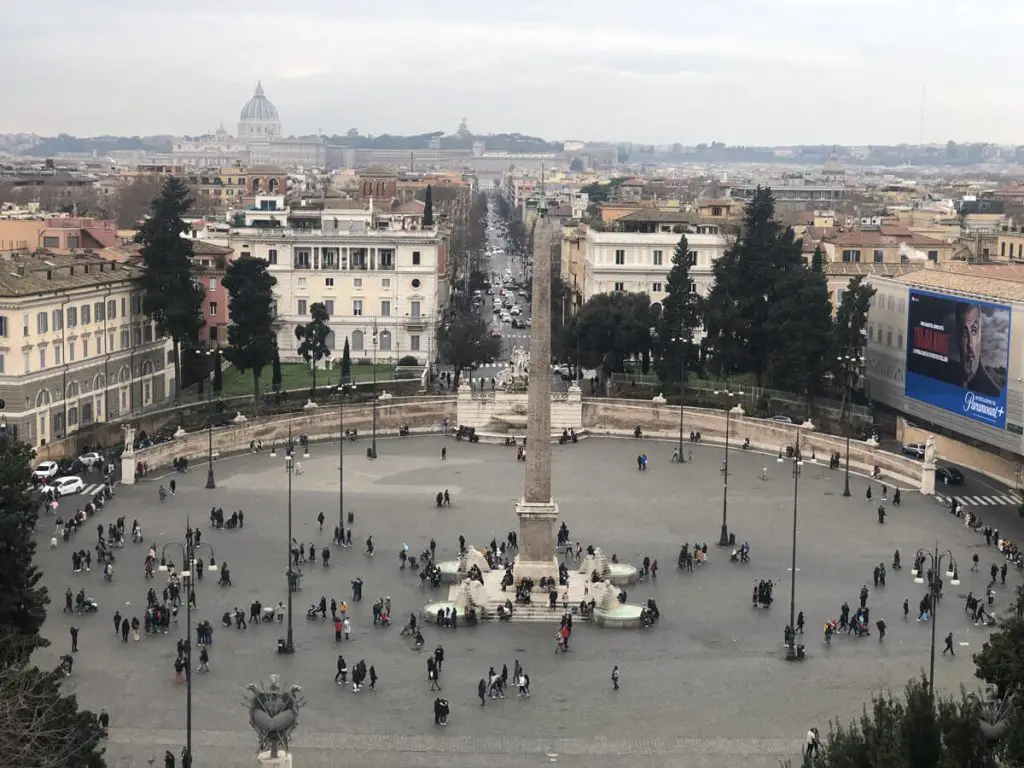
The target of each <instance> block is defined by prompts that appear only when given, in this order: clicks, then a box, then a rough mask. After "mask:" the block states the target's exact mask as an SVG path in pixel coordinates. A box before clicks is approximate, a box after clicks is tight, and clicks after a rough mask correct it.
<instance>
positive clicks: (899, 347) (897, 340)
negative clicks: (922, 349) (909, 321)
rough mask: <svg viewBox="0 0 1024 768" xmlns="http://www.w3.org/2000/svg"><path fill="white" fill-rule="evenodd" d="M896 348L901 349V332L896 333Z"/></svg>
mask: <svg viewBox="0 0 1024 768" xmlns="http://www.w3.org/2000/svg"><path fill="white" fill-rule="evenodd" d="M896 349H903V334H902V333H897V334H896Z"/></svg>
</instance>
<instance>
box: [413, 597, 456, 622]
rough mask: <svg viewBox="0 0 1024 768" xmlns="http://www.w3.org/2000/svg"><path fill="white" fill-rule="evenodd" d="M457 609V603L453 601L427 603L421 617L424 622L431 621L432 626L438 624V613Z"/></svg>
mask: <svg viewBox="0 0 1024 768" xmlns="http://www.w3.org/2000/svg"><path fill="white" fill-rule="evenodd" d="M453 608H455V603H454V602H453V601H451V600H438V601H437V602H433V603H427V604H426V605H425V606H423V611H422V612H421V615H422V617H423V620H424V621H429V622H430V623H431V624H436V623H437V611H438V609H440V610H442V611H443V610H451V609H453Z"/></svg>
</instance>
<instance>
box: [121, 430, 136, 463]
mask: <svg viewBox="0 0 1024 768" xmlns="http://www.w3.org/2000/svg"><path fill="white" fill-rule="evenodd" d="M121 429H123V430H124V452H123V453H122V454H121V455H122V456H134V455H135V427H133V426H132V425H131V424H123V425H122V426H121Z"/></svg>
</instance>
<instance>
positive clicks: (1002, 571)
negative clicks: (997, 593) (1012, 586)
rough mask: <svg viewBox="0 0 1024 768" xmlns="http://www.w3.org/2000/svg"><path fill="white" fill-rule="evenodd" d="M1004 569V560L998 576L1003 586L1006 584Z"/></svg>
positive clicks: (1005, 567)
mask: <svg viewBox="0 0 1024 768" xmlns="http://www.w3.org/2000/svg"><path fill="white" fill-rule="evenodd" d="M1006 571H1007V566H1006V563H1005V562H1004V563H1003V567H1002V568H1000V569H999V578H1000V579H1001V580H1002V584H1003V586H1004V587H1005V586H1006Z"/></svg>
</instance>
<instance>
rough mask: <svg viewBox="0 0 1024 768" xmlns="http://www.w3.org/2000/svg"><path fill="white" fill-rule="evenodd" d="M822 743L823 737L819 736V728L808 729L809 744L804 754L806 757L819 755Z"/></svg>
mask: <svg viewBox="0 0 1024 768" xmlns="http://www.w3.org/2000/svg"><path fill="white" fill-rule="evenodd" d="M820 744H821V739H820V737H819V736H818V729H817V728H811V729H810V730H809V731H807V744H806V746H805V748H804V755H805V756H806V757H817V756H818V749H819V745H820Z"/></svg>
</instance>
